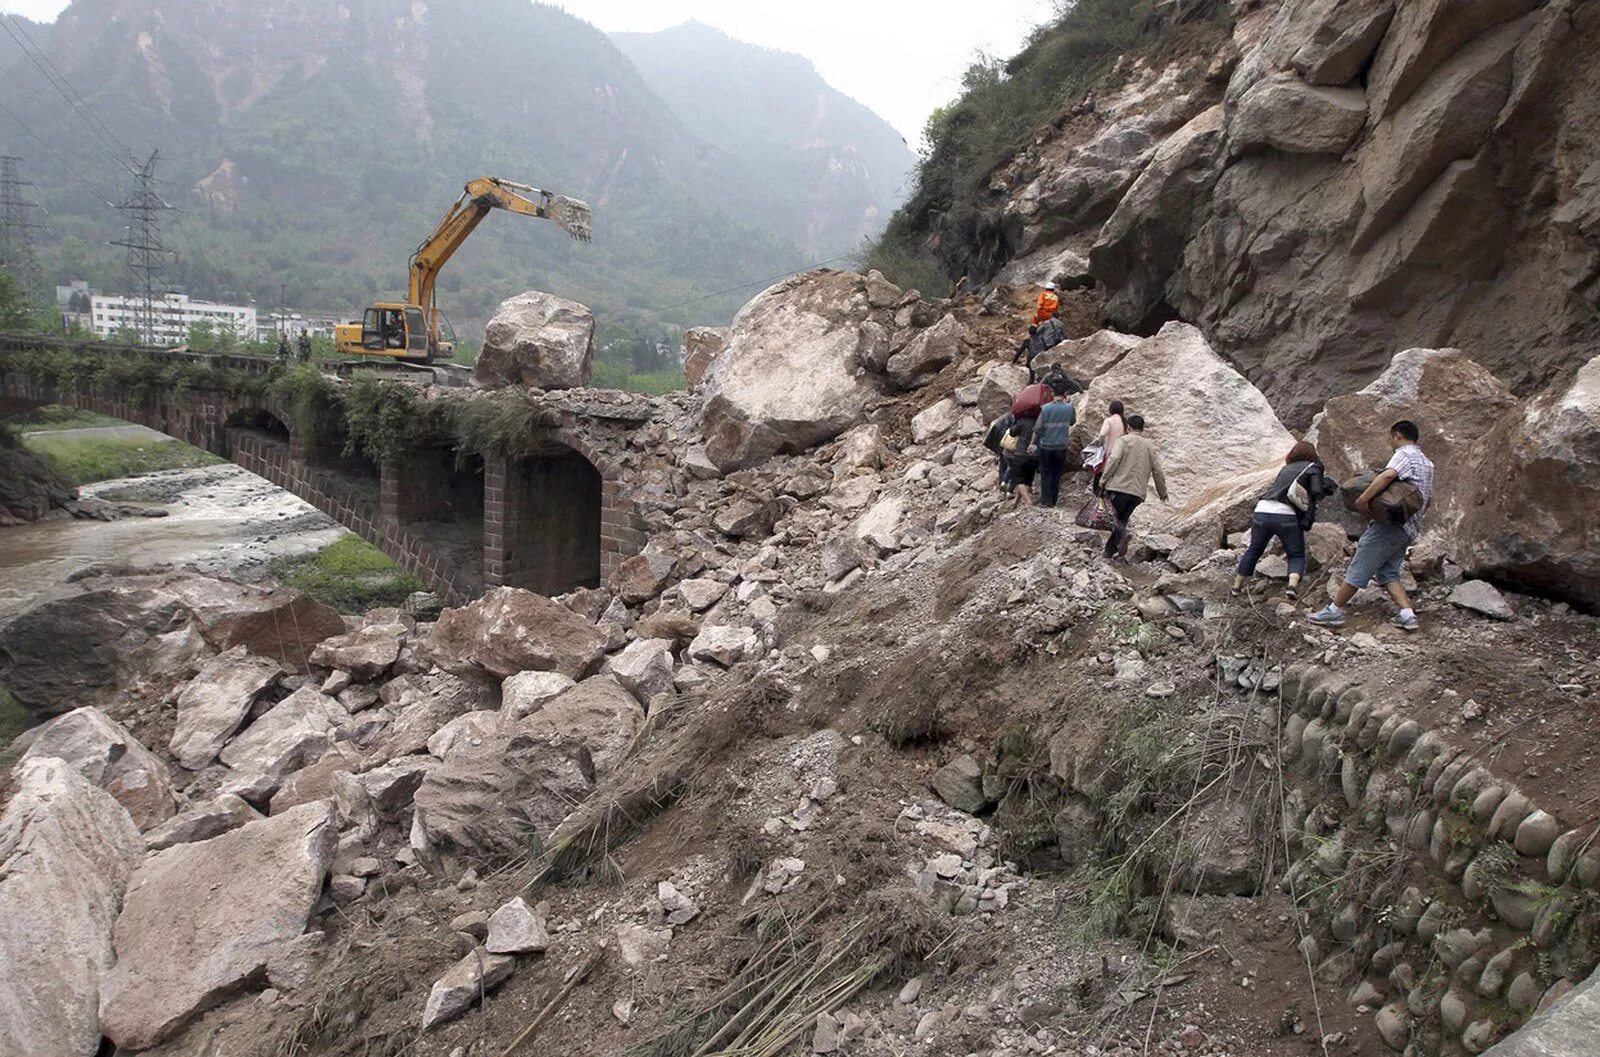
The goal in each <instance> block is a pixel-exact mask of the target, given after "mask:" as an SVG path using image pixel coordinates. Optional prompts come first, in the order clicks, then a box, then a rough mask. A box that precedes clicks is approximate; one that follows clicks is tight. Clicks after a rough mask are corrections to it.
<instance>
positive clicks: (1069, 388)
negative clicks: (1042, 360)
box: [1039, 363, 1083, 396]
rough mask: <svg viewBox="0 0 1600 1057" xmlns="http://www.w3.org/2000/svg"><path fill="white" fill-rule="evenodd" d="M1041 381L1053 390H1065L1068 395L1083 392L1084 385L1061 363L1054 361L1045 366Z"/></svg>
mask: <svg viewBox="0 0 1600 1057" xmlns="http://www.w3.org/2000/svg"><path fill="white" fill-rule="evenodd" d="M1039 381H1040V382H1041V383H1042V384H1044V385H1047V386H1049V387H1050V391H1051V392H1057V391H1060V392H1064V393H1066V394H1067V395H1068V396H1071V395H1073V394H1074V393H1081V392H1083V386H1081V385H1079V384H1078V383H1077V381H1076V380H1075V379H1074V378H1073V377H1072V376H1071V375H1070V374H1068V373H1067V372H1066V370H1065V369H1063V368H1062V366H1061V365H1060V364H1059V363H1052V364H1051V365H1050V366H1049V367H1047V368H1045V372H1044V376H1043V377H1041V378H1040V379H1039Z"/></svg>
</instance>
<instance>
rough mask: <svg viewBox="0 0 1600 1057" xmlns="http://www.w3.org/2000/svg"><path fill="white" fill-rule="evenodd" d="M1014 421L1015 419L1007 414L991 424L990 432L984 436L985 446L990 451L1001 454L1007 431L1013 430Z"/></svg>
mask: <svg viewBox="0 0 1600 1057" xmlns="http://www.w3.org/2000/svg"><path fill="white" fill-rule="evenodd" d="M1014 421H1015V419H1013V418H1012V417H1011V415H1009V414H1005V415H1001V416H1000V417H999V418H997V419H995V420H994V421H993V422H991V423H989V432H987V433H985V434H984V436H983V446H984V447H985V448H988V449H989V450H990V451H992V452H994V453H996V454H999V453H1000V452H1001V451H1002V450H1003V447H1002V445H1003V442H1004V440H1005V435H1006V431H1007V430H1009V429H1010V428H1011V424H1012V422H1014Z"/></svg>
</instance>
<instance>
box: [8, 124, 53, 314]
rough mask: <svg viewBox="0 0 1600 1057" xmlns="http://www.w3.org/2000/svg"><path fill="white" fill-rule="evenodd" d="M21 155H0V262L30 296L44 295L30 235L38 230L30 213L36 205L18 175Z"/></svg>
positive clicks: (25, 184)
mask: <svg viewBox="0 0 1600 1057" xmlns="http://www.w3.org/2000/svg"><path fill="white" fill-rule="evenodd" d="M21 164H22V159H21V158H14V157H12V156H10V155H4V156H0V265H4V266H5V268H6V270H7V271H9V272H10V273H11V274H12V275H13V276H14V277H15V278H16V280H17V283H18V285H19V286H21V288H22V292H23V294H24V295H25V296H26V297H28V298H29V299H30V300H39V299H43V297H44V273H43V272H41V271H40V270H39V258H38V257H37V256H36V255H35V254H34V251H33V235H34V232H36V231H38V230H39V224H38V223H37V222H35V221H34V219H33V214H34V213H35V212H36V211H37V210H38V208H39V207H38V206H36V205H34V204H33V203H32V202H29V201H28V200H27V197H26V194H25V192H24V188H27V187H32V186H33V185H32V184H30V183H27V182H25V181H24V180H23V179H22V175H21V172H20V168H21Z"/></svg>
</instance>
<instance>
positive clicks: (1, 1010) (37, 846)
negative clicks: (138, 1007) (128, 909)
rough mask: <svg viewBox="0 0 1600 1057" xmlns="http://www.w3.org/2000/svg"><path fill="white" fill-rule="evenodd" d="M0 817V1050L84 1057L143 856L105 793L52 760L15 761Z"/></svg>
mask: <svg viewBox="0 0 1600 1057" xmlns="http://www.w3.org/2000/svg"><path fill="white" fill-rule="evenodd" d="M13 779H14V781H15V783H16V784H15V787H14V789H13V791H12V793H11V799H10V801H9V802H8V803H7V804H6V809H5V814H4V816H0V966H4V967H5V980H4V983H0V1053H4V1054H17V1055H18V1057H21V1055H23V1054H26V1055H28V1057H88V1055H90V1054H93V1053H95V1052H96V1050H97V1049H98V1048H99V1046H100V1034H101V1027H100V989H101V986H102V984H103V982H104V978H105V974H106V971H107V970H108V969H109V968H110V967H111V963H112V960H113V958H112V947H111V929H112V925H113V924H114V923H115V921H116V919H117V913H118V911H119V910H120V909H121V907H122V895H123V891H124V890H125V889H126V888H127V885H128V879H129V878H130V877H131V876H132V875H133V871H134V870H135V869H136V868H137V867H138V865H139V860H140V859H141V858H143V856H144V842H143V841H142V840H140V839H139V831H138V829H136V828H135V827H134V824H133V821H132V820H131V819H130V818H129V817H128V813H127V812H126V811H124V810H123V809H122V808H121V807H120V806H118V804H117V802H116V801H115V800H113V799H111V797H110V795H109V794H107V793H105V792H103V791H102V790H100V789H97V788H95V786H93V785H91V784H90V783H89V782H88V781H87V780H85V779H84V778H83V776H82V775H80V774H78V773H77V771H75V770H74V769H73V768H72V767H70V766H68V765H67V764H66V763H64V762H62V761H61V760H57V759H25V760H23V761H22V762H21V763H20V764H18V765H17V768H16V770H15V771H14V772H13Z"/></svg>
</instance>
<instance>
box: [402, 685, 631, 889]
mask: <svg viewBox="0 0 1600 1057" xmlns="http://www.w3.org/2000/svg"><path fill="white" fill-rule="evenodd" d="M643 723H644V710H643V709H642V708H640V707H639V703H638V701H636V700H635V699H634V697H633V695H632V694H630V693H628V691H627V690H625V689H623V688H622V686H621V685H620V684H619V683H617V682H616V680H614V679H612V678H610V677H609V676H602V677H597V678H593V679H587V680H585V681H584V682H582V683H579V684H578V685H577V686H575V687H573V688H572V689H570V690H567V691H565V692H564V693H561V694H558V695H557V696H555V697H553V698H551V699H550V700H548V701H546V702H545V703H544V705H543V706H542V707H541V708H540V709H539V710H538V711H536V712H534V713H533V714H532V715H529V716H527V717H526V718H525V719H522V720H520V721H517V722H502V723H501V724H499V725H498V727H497V729H494V730H491V731H486V732H485V733H484V734H483V735H482V736H481V737H478V738H474V739H462V740H461V741H458V742H457V743H456V744H455V745H453V746H452V747H451V748H450V750H449V751H448V752H447V753H446V755H445V757H444V759H443V760H442V761H441V762H440V763H439V764H437V765H436V766H434V767H432V768H431V769H429V770H428V772H427V776H426V777H425V778H424V779H423V781H422V784H421V786H420V787H419V788H418V789H417V791H416V795H415V800H414V804H415V810H414V812H413V815H412V825H411V845H412V847H413V848H414V849H415V850H416V851H417V852H418V853H419V854H421V855H422V856H423V858H424V861H426V862H429V863H430V864H432V865H438V864H439V862H440V861H441V860H442V859H443V858H445V857H457V856H459V857H461V858H465V859H491V860H493V859H501V858H507V857H510V856H513V855H517V854H519V853H526V852H527V851H528V850H530V849H531V848H534V847H537V841H538V839H539V838H542V837H545V836H548V835H549V833H550V832H551V831H552V830H553V829H555V827H556V826H557V825H559V824H560V822H561V820H562V819H563V818H565V817H566V815H567V813H568V812H569V811H571V810H572V807H573V805H575V804H577V803H579V802H581V801H582V800H583V799H584V798H585V797H587V796H588V795H589V792H590V791H591V790H592V789H593V788H594V785H595V783H596V782H597V781H599V780H600V779H601V778H603V777H605V775H606V774H608V773H609V771H610V768H611V767H612V766H613V765H614V764H615V763H616V761H617V759H618V758H619V757H620V755H621V753H622V751H623V750H624V749H626V748H627V746H628V745H629V744H630V743H631V742H632V741H633V739H634V737H635V736H636V735H637V734H638V732H639V728H640V727H641V726H642V725H643Z"/></svg>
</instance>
